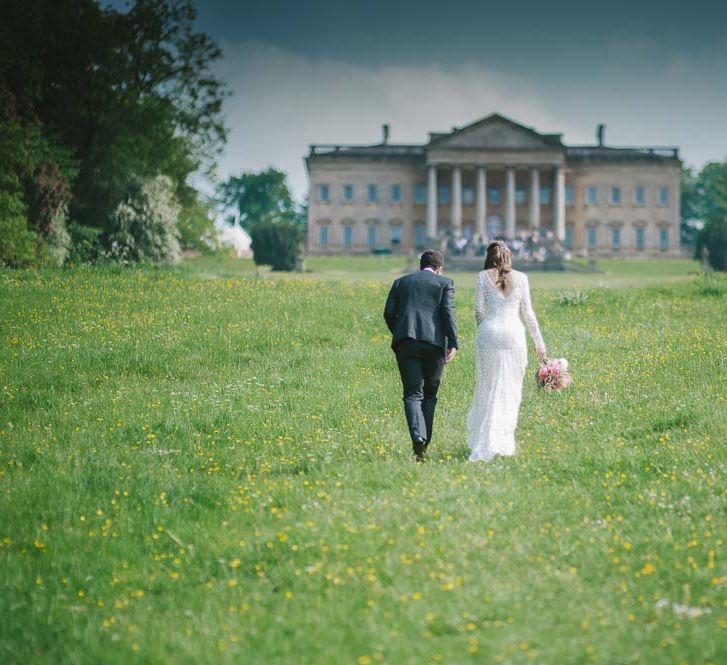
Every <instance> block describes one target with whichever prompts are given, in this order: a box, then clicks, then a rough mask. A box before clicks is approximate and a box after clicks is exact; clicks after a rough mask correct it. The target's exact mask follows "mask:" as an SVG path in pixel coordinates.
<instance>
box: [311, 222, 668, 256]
mask: <svg viewBox="0 0 727 665" xmlns="http://www.w3.org/2000/svg"><path fill="white" fill-rule="evenodd" d="M634 231H635V234H636V235H635V238H634V240H635V243H634V246H635V248H636V250H637V251H643V250H644V249H645V248H646V229H645V228H644V227H643V226H637V227H636V228H635V229H634ZM328 233H329V227H328V226H327V225H321V226H319V227H318V244H319V245H320V246H321V247H327V246H328V243H329V237H328ZM414 236H415V237H414V243H415V245H416V246H417V247H420V246H423V245H424V243H425V240H426V230H425V227H424V225H421V224H420V225H417V226H416V227H415V229H414ZM389 240H390V242H391V244H392V245H399V244H401V227H400V226H392V227H391V233H390V237H389ZM379 241H380V238H379V234H378V229H377V227H376V226H373V225H372V226H369V227H368V228H367V231H366V242H367V244H368V245H369V247H376V246H377V245H378V244H379ZM621 241H622V229H621V228H620V227H613V228H612V229H611V249H612V250H614V251H619V250H620V249H621ZM342 244H343V246H344V247H351V246H352V245H353V227H352V226H344V227H343V238H342ZM565 245H566V247H568V248H571V249H572V248H573V226H572V225H571V224H569V225H568V226H567V227H566V236H565ZM586 247H587V248H588V249H592V250H595V249H596V248H597V247H598V228H597V227H595V226H589V227H587V229H586ZM659 249H661V250H662V251H664V252H665V251H667V250H668V249H669V229H668V228H666V227H662V228H660V229H659Z"/></svg>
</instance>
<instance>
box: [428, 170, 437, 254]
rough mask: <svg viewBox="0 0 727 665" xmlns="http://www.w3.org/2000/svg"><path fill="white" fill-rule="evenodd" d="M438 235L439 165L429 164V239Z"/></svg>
mask: <svg viewBox="0 0 727 665" xmlns="http://www.w3.org/2000/svg"><path fill="white" fill-rule="evenodd" d="M436 237H437V167H436V166H434V164H430V165H429V166H427V240H434V239H436Z"/></svg>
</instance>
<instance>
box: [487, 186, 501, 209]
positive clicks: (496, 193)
mask: <svg viewBox="0 0 727 665" xmlns="http://www.w3.org/2000/svg"><path fill="white" fill-rule="evenodd" d="M487 202H488V203H489V204H490V205H493V206H499V205H500V189H499V188H498V187H490V189H489V190H488V191H487Z"/></svg>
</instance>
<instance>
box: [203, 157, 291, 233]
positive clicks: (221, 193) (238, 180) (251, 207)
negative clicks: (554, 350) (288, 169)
mask: <svg viewBox="0 0 727 665" xmlns="http://www.w3.org/2000/svg"><path fill="white" fill-rule="evenodd" d="M217 198H218V200H219V202H220V203H221V204H222V205H224V206H226V207H235V208H237V210H238V211H239V213H240V226H242V228H244V229H245V230H247V231H250V230H252V229H253V228H254V227H255V226H256V225H258V224H266V223H273V224H275V223H278V222H293V221H294V220H295V217H296V210H295V205H294V204H293V197H292V196H291V194H290V189H288V183H287V177H286V175H285V173H283V172H282V171H278V170H277V169H274V168H269V169H266V170H265V171H260V173H253V172H248V173H243V174H242V175H240V176H231V177H230V178H228V179H227V181H225V182H224V183H222V184H221V185H220V186H219V187H218V188H217Z"/></svg>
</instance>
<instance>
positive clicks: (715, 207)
mask: <svg viewBox="0 0 727 665" xmlns="http://www.w3.org/2000/svg"><path fill="white" fill-rule="evenodd" d="M697 192H698V194H699V197H700V207H701V210H702V212H703V219H704V220H705V225H704V228H703V229H702V230H701V231H700V232H699V235H698V236H697V241H696V245H695V256H696V258H698V259H704V258H706V259H707V260H708V261H709V264H710V265H711V266H712V267H713V268H714V269H715V270H727V161H724V162H721V163H720V162H710V163H709V164H707V165H706V166H705V167H704V168H703V169H702V171H701V173H700V174H699V179H698V183H697Z"/></svg>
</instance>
